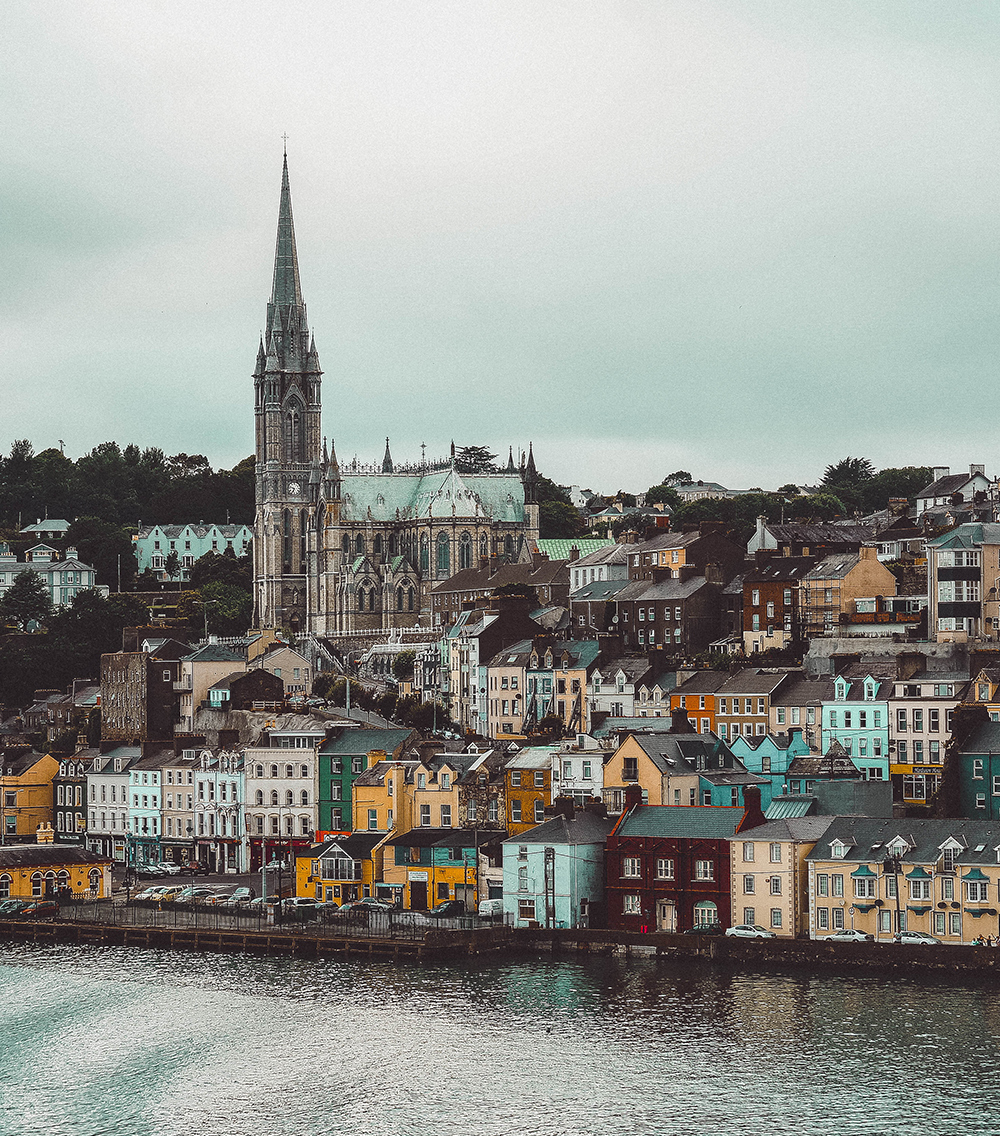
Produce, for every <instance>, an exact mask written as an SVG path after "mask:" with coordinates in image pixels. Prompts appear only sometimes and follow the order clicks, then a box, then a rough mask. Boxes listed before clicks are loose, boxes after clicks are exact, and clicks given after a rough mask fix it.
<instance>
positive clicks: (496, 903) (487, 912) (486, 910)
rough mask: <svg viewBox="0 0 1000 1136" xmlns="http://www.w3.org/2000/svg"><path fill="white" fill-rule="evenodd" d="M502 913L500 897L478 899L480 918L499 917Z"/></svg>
mask: <svg viewBox="0 0 1000 1136" xmlns="http://www.w3.org/2000/svg"><path fill="white" fill-rule="evenodd" d="M502 915H503V900H502V899H481V900H480V901H479V918H480V919H499V918H501V916H502Z"/></svg>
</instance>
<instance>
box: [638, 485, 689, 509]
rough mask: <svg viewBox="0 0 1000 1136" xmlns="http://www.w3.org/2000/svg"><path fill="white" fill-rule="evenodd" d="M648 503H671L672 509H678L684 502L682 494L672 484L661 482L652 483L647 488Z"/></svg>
mask: <svg viewBox="0 0 1000 1136" xmlns="http://www.w3.org/2000/svg"><path fill="white" fill-rule="evenodd" d="M646 504H647V505H669V506H670V508H671V509H677V508H679V507H680V506H681V504H683V502H682V501H681V495H680V494H679V493H678V492H677V490H676V489H674V487H673V486H672V485H666V484H660V485H651V486H650V487H649V488H648V489H647V490H646Z"/></svg>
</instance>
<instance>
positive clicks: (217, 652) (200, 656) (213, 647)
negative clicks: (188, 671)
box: [183, 643, 246, 663]
mask: <svg viewBox="0 0 1000 1136" xmlns="http://www.w3.org/2000/svg"><path fill="white" fill-rule="evenodd" d="M245 661H246V660H245V659H244V658H243V656H242V655H237V654H236V652H235V651H230V650H229V648H228V647H223V646H222V644H221V643H206V644H205V646H204V647H201V648H200V649H199V650H197V651H195V652H194V653H193V654H191V655H185V656H184V659H183V662H185V663H242V662H245Z"/></svg>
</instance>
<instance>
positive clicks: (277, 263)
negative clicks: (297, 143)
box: [268, 154, 302, 315]
mask: <svg viewBox="0 0 1000 1136" xmlns="http://www.w3.org/2000/svg"><path fill="white" fill-rule="evenodd" d="M271 303H272V304H273V305H274V306H275V307H277V308H279V309H287V308H288V307H290V306H294V307H297V308H301V307H302V285H301V284H300V283H299V258H298V254H297V253H296V250H295V225H294V224H293V222H292V192H291V190H290V189H289V187H288V155H287V154H286V155H285V158H284V162H283V163H282V167H281V199H280V200H279V202H278V239H277V241H276V242H275V247H274V279H273V281H272V284H271ZM268 315H270V312H268Z"/></svg>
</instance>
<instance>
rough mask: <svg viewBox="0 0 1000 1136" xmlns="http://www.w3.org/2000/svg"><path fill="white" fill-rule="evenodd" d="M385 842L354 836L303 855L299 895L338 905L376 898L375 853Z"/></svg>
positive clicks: (298, 867) (298, 861) (297, 869)
mask: <svg viewBox="0 0 1000 1136" xmlns="http://www.w3.org/2000/svg"><path fill="white" fill-rule="evenodd" d="M384 840H385V836H384V835H383V834H382V833H374V832H373V833H368V832H353V833H351V835H350V836H340V837H336V838H334V839H333V840H328V841H326V843H325V844H314V845H313V847H312V848H306V849H305V850H303V851H300V852H299V853H298V854H297V855H296V857H295V894H296V895H298V896H306V897H308V898H310V899H319V900H322V901H323V902H324V903H337V904H344V903H351V902H352V901H353V900H356V899H361V898H362V897H363V896H366V895H372V894H373V892H372V889H371V885H372V882H373V878H374V873H373V870H372V869H373V863H372V852H373V850H374V849H375V847H376V846H377V845H379V844H381V843H382V841H384ZM366 885H367V886H366Z"/></svg>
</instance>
